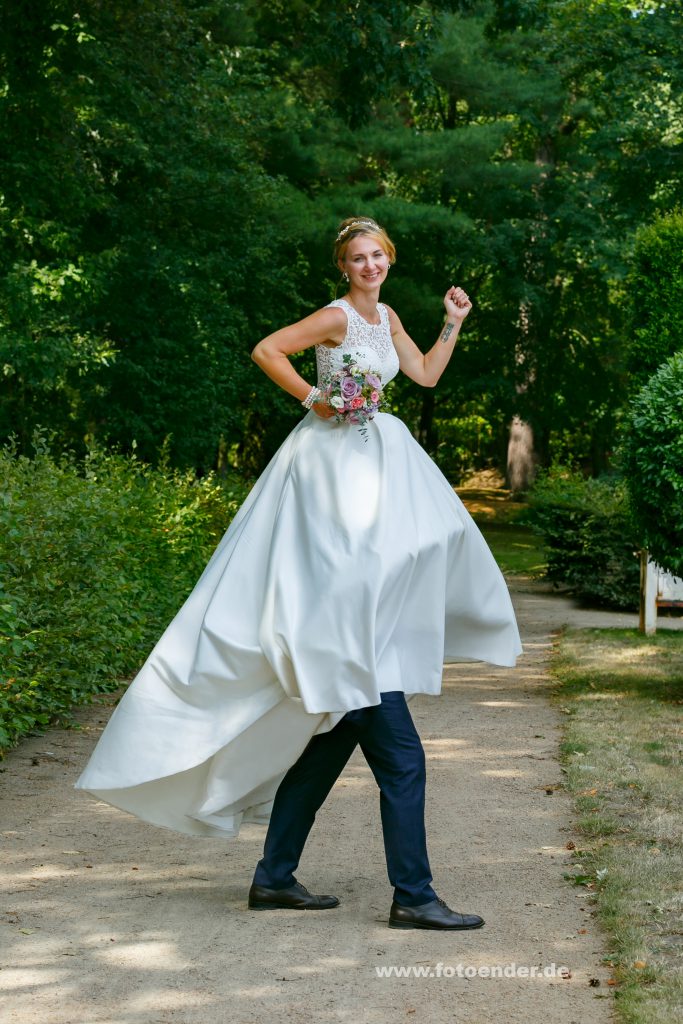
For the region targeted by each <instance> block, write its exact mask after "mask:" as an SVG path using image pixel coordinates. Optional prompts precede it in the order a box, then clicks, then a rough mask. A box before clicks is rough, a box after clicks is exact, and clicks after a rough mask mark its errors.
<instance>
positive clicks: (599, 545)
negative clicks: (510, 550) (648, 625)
mask: <svg viewBox="0 0 683 1024" xmlns="http://www.w3.org/2000/svg"><path fill="white" fill-rule="evenodd" d="M527 521H528V522H529V523H530V524H531V525H532V526H533V528H534V530H536V531H537V532H538V533H540V534H541V535H542V536H543V539H544V543H545V546H546V552H547V559H548V561H547V564H548V568H547V572H546V575H547V577H548V578H549V579H551V580H553V581H554V582H557V583H564V584H566V585H568V586H569V587H570V588H571V590H572V592H573V593H574V594H576V596H577V597H579V598H580V599H582V600H583V601H585V602H587V603H590V604H597V605H604V606H606V607H610V608H622V609H629V610H632V611H635V610H636V609H637V608H638V599H639V582H640V569H639V562H638V558H637V551H638V548H639V544H638V542H637V539H636V534H635V529H634V526H633V523H632V519H631V513H630V508H629V502H628V494H627V490H626V485H625V483H624V481H623V480H621V479H618V478H612V477H601V478H597V479H588V480H586V479H584V478H583V477H582V476H581V474H580V473H578V472H575V471H573V470H571V469H567V468H566V467H562V466H555V467H553V468H552V469H550V470H548V471H546V472H545V473H543V474H542V475H541V476H540V477H539V478H538V480H537V481H536V483H535V485H534V488H533V490H532V492H531V494H530V496H529V511H528V513H527Z"/></svg>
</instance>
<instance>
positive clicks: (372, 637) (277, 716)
mask: <svg viewBox="0 0 683 1024" xmlns="http://www.w3.org/2000/svg"><path fill="white" fill-rule="evenodd" d="M331 305H335V306H340V307H341V308H343V309H344V310H345V312H346V314H347V318H348V333H347V335H346V338H345V339H344V341H343V342H342V344H341V345H339V346H337V347H336V348H335V347H328V346H324V345H319V346H317V347H316V357H317V365H318V378H319V381H320V380H321V379H322V378H323V377H324V375H325V374H326V373H328V372H329V371H330V370H335V369H338V368H339V367H341V365H342V356H343V355H344V354H346V353H349V354H352V355H353V356H354V358H355V359H356V360H357V361H358V362H359V363H360V364H361V365H363V366H366V367H368V368H370V369H372V370H374V372H376V373H378V374H379V375H380V377H381V379H382V381H383V383H387V382H388V381H389V380H391V378H393V377H394V376H395V375H396V374H397V372H398V368H399V367H398V357H397V355H396V351H395V349H394V346H393V342H392V339H391V333H390V330H389V321H388V314H387V311H386V309H385V307H384V306H382V305H379V306H378V312H379V316H380V320H381V323H380V324H378V325H376V326H375V325H372V324H369V323H368V322H367V321H366V320H364V319H363V318H362V317H361V316H360V314H359V313H357V312H356V310H355V309H354V308H353V307H352V306H351V305H350V304H349V303H347V302H346V301H345V300H344V299H338V300H336V301H335V302H334V303H331ZM520 652H521V645H520V642H519V634H518V631H517V625H516V622H515V616H514V612H513V610H512V605H511V602H510V597H509V594H508V590H507V586H506V584H505V581H504V579H503V577H502V575H501V573H500V571H499V569H498V566H497V565H496V562H495V561H494V559H493V556H492V555H491V552H490V551H489V549H488V547H487V545H486V543H485V541H484V540H483V538H482V536H481V534H480V533H479V530H478V529H477V527H476V526H475V524H474V522H473V521H472V519H471V518H470V516H469V515H468V513H467V511H466V510H465V508H464V506H463V505H462V503H461V501H460V500H459V498H458V497H457V495H456V494H455V493H454V491H453V488H452V487H451V485H450V484H449V483H448V481H447V480H446V479H445V477H444V476H443V475H442V473H441V471H440V470H439V469H438V468H437V466H436V465H435V464H434V462H432V460H431V459H430V458H429V456H428V455H427V453H426V452H425V451H424V449H423V448H421V447H420V445H419V444H418V443H417V442H416V441H415V439H414V438H413V437H412V435H411V433H410V431H409V430H408V428H407V427H406V426H405V424H404V423H403V422H402V421H401V420H400V419H398V418H397V417H395V416H392V415H390V414H388V413H378V414H377V415H376V416H375V418H374V419H373V420H372V421H371V422H370V423H369V424H368V426H367V440H366V439H364V437H363V436H362V434H361V432H360V430H359V428H358V427H356V426H353V425H351V424H348V423H337V422H336V421H335V420H323V419H321V418H320V417H318V416H316V414H315V413H314V412H312V411H311V412H308V413H307V415H305V416H304V417H303V419H302V420H301V421H300V423H298V424H297V426H296V427H295V428H294V430H292V432H291V433H290V434H289V436H288V437H287V439H286V440H285V441H284V442H283V444H282V445H281V447H280V448H279V450H278V451H277V453H276V454H275V455H274V457H273V458H272V459H271V461H270V463H269V464H268V466H267V467H266V469H265V470H264V472H263V474H262V475H261V477H260V478H259V480H258V481H257V483H256V484H255V485H254V487H253V489H252V490H251V492H250V494H249V496H248V498H247V499H246V501H245V502H244V504H243V505H242V507H241V508H240V510H239V512H238V513H237V515H236V516H235V518H234V520H233V522H232V523H231V525H230V527H229V529H228V530H227V532H226V534H225V535H224V537H223V539H222V540H221V542H220V543H219V545H218V547H217V548H216V551H215V552H214V554H213V556H212V558H211V560H210V561H209V563H208V565H207V567H206V569H205V571H204V573H203V574H202V576H201V578H200V579H199V581H198V583H197V585H196V587H195V588H194V590H193V592H192V593H191V594H190V596H189V598H188V599H187V601H186V602H185V604H184V605H183V607H182V608H181V609H180V611H179V612H178V614H177V615H176V617H175V618H174V619H173V621H172V622H171V624H170V625H169V626H168V628H167V629H166V631H165V633H164V634H163V636H162V637H161V639H160V640H159V642H158V643H157V645H156V647H155V648H154V650H153V651H152V653H151V655H150V656H149V658H148V660H147V662H146V663H145V665H144V666H143V668H142V670H141V671H140V673H139V674H138V676H137V677H136V679H135V680H134V681H133V683H132V684H131V685H130V687H129V688H128V690H127V691H126V693H125V694H124V696H123V698H122V699H121V701H120V702H119V704H118V705H117V707H116V709H115V711H114V713H113V715H112V716H111V719H110V721H109V723H108V725H107V727H106V728H105V730H104V732H103V734H102V736H101V738H100V740H99V742H98V744H97V746H96V748H95V750H94V752H93V754H92V757H91V758H90V761H89V762H88V765H87V766H86V768H85V771H84V772H83V774H82V775H81V777H80V778H79V779H78V781H77V783H76V788H79V789H84V790H87V791H88V792H89V793H91V794H92V795H93V796H96V797H98V798H100V799H101V800H104V801H106V802H108V803H110V804H113V805H114V806H116V807H120V808H123V809H124V810H126V811H130V812H131V813H133V814H135V815H137V816H138V817H140V818H142V819H144V820H145V821H148V822H152V823H153V824H155V825H159V826H164V827H167V828H172V829H175V830H177V831H179V832H184V833H188V834H195V835H211V836H223V837H231V836H236V835H237V833H238V831H239V827H240V823H241V822H243V821H245V822H246V821H251V822H254V821H256V822H263V823H266V822H267V821H268V818H269V813H270V809H271V805H272V800H273V797H274V795H275V790H276V789H277V786H278V785H279V782H280V780H281V778H282V776H283V775H284V773H285V771H286V770H287V768H288V767H289V766H290V765H291V764H293V763H294V761H295V760H296V759H297V757H298V756H299V754H300V753H301V752H302V751H303V749H304V748H305V746H306V744H307V743H308V742H309V740H310V739H311V737H312V736H313V735H314V734H315V733H317V732H323V731H325V730H328V729H330V728H332V727H333V726H334V725H335V724H336V723H337V722H338V721H339V720H340V718H341V717H342V716H343V715H344V713H345V712H346V711H349V710H352V709H354V708H361V707H368V706H370V705H375V704H379V703H380V696H379V695H380V693H381V692H382V691H385V690H402V691H404V692H405V693H406V694H414V693H427V694H438V693H439V692H440V689H441V675H442V666H443V661H444V659H448V660H459V659H463V660H466V659H476V660H481V661H487V662H491V663H493V664H496V665H514V663H515V659H516V657H517V655H518V654H519V653H520Z"/></svg>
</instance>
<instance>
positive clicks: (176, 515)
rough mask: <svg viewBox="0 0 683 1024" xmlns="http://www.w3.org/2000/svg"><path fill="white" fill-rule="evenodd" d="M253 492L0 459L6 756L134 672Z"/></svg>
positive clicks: (118, 469) (1, 732)
mask: <svg viewBox="0 0 683 1024" xmlns="http://www.w3.org/2000/svg"><path fill="white" fill-rule="evenodd" d="M246 493H247V487H246V485H245V484H244V483H242V482H240V481H237V480H229V481H219V480H218V479H217V478H216V477H215V476H208V477H205V478H204V479H202V480H199V481H198V480H196V479H195V478H194V477H193V475H192V474H189V473H181V472H179V471H177V470H174V471H172V470H170V469H168V468H167V467H166V466H164V465H163V460H162V465H161V467H160V468H157V469H151V468H150V467H149V466H146V465H144V464H143V463H141V462H139V461H138V460H137V459H135V458H129V457H123V456H121V455H113V454H105V453H103V452H100V451H91V452H90V453H89V455H88V457H87V458H86V460H85V463H84V467H83V465H80V466H79V465H78V464H77V463H76V462H75V460H73V459H72V458H70V457H68V456H63V457H62V458H60V459H55V458H54V457H53V456H52V455H51V454H50V453H49V451H48V447H47V444H46V442H45V438H40V437H39V438H38V439H37V441H36V448H35V454H34V456H33V457H32V458H29V457H26V456H18V455H17V454H16V452H14V451H13V450H12V449H11V447H8V448H5V449H4V450H2V451H0V578H1V579H2V581H3V582H2V585H1V586H0V750H2V749H3V748H8V747H10V746H12V745H14V744H15V743H16V741H17V740H18V739H19V737H21V736H22V735H25V734H26V733H29V732H34V731H36V730H41V729H44V728H45V727H46V726H47V725H48V724H50V722H52V721H54V720H56V719H59V720H62V721H68V720H69V709H70V708H71V707H72V706H74V705H78V704H82V703H85V702H87V701H88V700H89V699H90V697H91V695H93V694H96V693H101V692H105V691H108V690H112V689H115V688H116V687H117V686H118V685H119V684H120V681H121V679H122V678H123V677H126V676H127V675H130V674H131V673H133V672H135V671H136V670H137V669H138V668H139V667H140V665H141V664H142V662H143V661H144V659H145V657H146V655H147V654H148V653H149V650H150V648H151V646H152V645H153V644H154V642H155V641H156V639H158V636H159V635H160V633H161V632H162V630H163V629H164V627H165V626H166V625H167V623H168V622H169V621H170V619H171V618H172V616H173V615H174V614H175V612H176V611H177V609H178V607H179V605H180V604H181V603H182V601H183V600H184V599H185V597H186V596H187V595H188V593H189V592H190V590H191V589H192V587H193V585H194V583H195V582H196V580H197V578H198V576H199V575H200V573H201V571H202V570H203V568H204V565H205V563H206V561H207V559H208V557H209V555H210V554H211V551H212V550H213V548H214V547H215V545H216V543H217V541H218V540H219V538H220V537H221V535H222V533H223V532H224V530H225V529H226V527H227V526H228V524H229V522H230V520H231V519H232V517H233V515H234V514H235V512H236V511H237V508H238V507H239V505H240V504H241V502H242V500H243V499H244V497H245V496H246Z"/></svg>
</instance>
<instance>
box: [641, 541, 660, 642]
mask: <svg viewBox="0 0 683 1024" xmlns="http://www.w3.org/2000/svg"><path fill="white" fill-rule="evenodd" d="M658 578H659V573H658V571H657V566H656V564H655V563H654V562H653V561H651V560H650V558H649V557H648V552H647V550H643V551H641V552H640V616H639V623H638V628H639V630H640V632H641V633H645V635H646V636H652V635H653V634H654V633H656V632H657V586H658Z"/></svg>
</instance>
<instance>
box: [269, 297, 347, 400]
mask: <svg viewBox="0 0 683 1024" xmlns="http://www.w3.org/2000/svg"><path fill="white" fill-rule="evenodd" d="M346 329H347V320H346V313H345V312H344V310H343V309H339V308H338V307H337V306H333V307H331V308H330V307H327V306H326V307H325V308H324V309H319V310H317V311H316V312H315V313H311V315H310V316H307V317H305V319H303V320H299V322H298V323H295V324H290V325H289V326H288V327H282V328H281V329H280V330H279V331H275V332H274V333H273V334H269V335H268V336H267V337H266V338H262V340H261V341H259V343H258V344H257V345H255V346H254V349H253V351H252V353H251V358H252V359H253V360H254V362H255V363H256V365H257V366H260V368H261V369H262V370H263V372H264V373H265V374H266V375H267V376H268V377H270V379H271V380H274V381H275V383H276V384H279V386H280V387H281V388H283V389H284V390H285V391H286V392H287V393H288V394H290V395H293V396H294V398H298V400H299V401H300V402H303V400H304V398H305V397H306V395H307V394H308V393H309V391H310V390H311V387H312V385H311V384H308V383H307V382H306V381H305V380H304V378H303V377H302V376H301V375H300V374H299V373H297V371H296V370H295V369H294V367H293V366H292V364H291V362H290V360H289V356H291V355H294V353H295V352H302V351H303V350H304V349H305V348H310V347H311V346H312V345H321V344H326V343H327V344H333V345H339V344H340V343H341V342H342V341H343V340H344V336H345V335H346ZM313 408H314V411H315V412H316V413H317V414H318V415H319V416H322V417H323V418H324V419H328V418H329V417H330V416H334V409H331V408H330V407H329V406H328V405H327V404H325V405H319V404H316V405H314V407H313Z"/></svg>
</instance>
